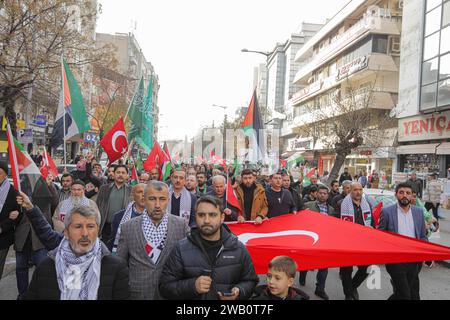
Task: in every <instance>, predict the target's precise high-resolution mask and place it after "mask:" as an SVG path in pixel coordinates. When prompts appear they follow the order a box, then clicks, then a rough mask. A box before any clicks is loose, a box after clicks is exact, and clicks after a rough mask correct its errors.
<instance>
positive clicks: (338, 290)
mask: <svg viewBox="0 0 450 320" xmlns="http://www.w3.org/2000/svg"><path fill="white" fill-rule="evenodd" d="M31 274H32V273H31V272H30V279H31ZM315 274H316V272H309V273H308V278H307V279H306V286H305V287H302V288H301V289H302V290H304V291H305V292H306V293H308V294H309V295H310V296H311V300H320V298H318V297H316V296H315V295H314V289H315ZM260 279H261V280H260V283H261V284H263V283H265V277H260ZM449 279H450V269H449V268H446V267H443V266H441V265H438V264H436V265H435V267H433V268H431V269H429V268H423V269H422V272H421V273H420V286H421V297H422V299H423V300H450V286H449ZM370 283H374V281H371V282H370ZM296 285H298V280H297V281H296ZM326 291H327V293H328V295H329V296H330V299H332V300H343V299H344V294H343V292H342V285H341V282H340V280H339V269H330V270H329V274H328V279H327V286H326ZM391 294H392V287H391V284H390V282H389V275H388V274H387V272H386V270H385V269H384V267H381V282H380V289H372V290H370V289H368V287H367V284H366V283H364V284H363V285H362V286H361V287H360V289H359V296H360V299H361V300H385V299H387V298H388V297H389V296H390V295H391ZM16 297H17V287H16V277H15V273H14V272H13V273H10V274H9V275H7V276H6V277H4V278H3V279H2V280H1V281H0V300H14V299H15V298H16Z"/></svg>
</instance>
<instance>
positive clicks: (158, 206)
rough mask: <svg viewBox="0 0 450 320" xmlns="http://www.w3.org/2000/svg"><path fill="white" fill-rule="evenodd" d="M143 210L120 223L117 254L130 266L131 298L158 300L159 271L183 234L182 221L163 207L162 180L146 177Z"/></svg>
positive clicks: (165, 195)
mask: <svg viewBox="0 0 450 320" xmlns="http://www.w3.org/2000/svg"><path fill="white" fill-rule="evenodd" d="M144 196H145V207H146V210H145V212H144V213H143V214H142V215H141V216H139V217H137V218H134V219H131V220H129V221H128V222H126V223H124V224H123V225H122V226H121V235H120V240H119V246H118V248H117V255H118V256H119V257H122V258H123V259H125V260H126V261H127V263H128V266H129V268H130V292H131V298H132V299H138V300H158V299H160V294H159V290H158V286H159V281H160V277H161V272H162V270H163V268H164V265H165V262H166V261H167V258H168V257H169V254H170V252H171V251H172V249H173V248H174V246H175V245H176V244H177V242H178V241H179V240H181V239H183V238H185V237H186V235H187V233H188V232H189V227H188V225H187V223H186V221H185V220H184V219H182V218H180V217H177V216H175V215H173V214H170V213H169V212H168V211H167V205H168V204H169V201H170V200H169V199H170V197H169V190H168V187H167V185H166V184H165V183H163V182H159V181H150V182H149V183H148V184H147V186H146V187H145V190H144Z"/></svg>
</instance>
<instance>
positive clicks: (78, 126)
mask: <svg viewBox="0 0 450 320" xmlns="http://www.w3.org/2000/svg"><path fill="white" fill-rule="evenodd" d="M64 129H65V131H64ZM90 129H91V125H90V123H89V120H88V118H87V114H86V107H85V105H84V102H83V96H82V95H81V90H80V87H79V86H78V83H77V81H76V80H75V77H74V76H73V73H72V71H71V70H70V68H69V65H68V64H67V62H66V61H64V60H63V61H62V83H61V94H60V101H59V107H58V112H57V114H56V121H55V126H54V129H53V132H52V137H51V139H50V145H51V146H52V147H53V148H57V147H59V146H60V145H62V144H63V143H64V139H66V140H67V139H70V138H72V137H74V136H76V135H78V134H81V133H84V132H86V131H88V130H90Z"/></svg>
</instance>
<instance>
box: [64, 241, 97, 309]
mask: <svg viewBox="0 0 450 320" xmlns="http://www.w3.org/2000/svg"><path fill="white" fill-rule="evenodd" d="M101 261H102V247H101V245H100V240H99V239H98V238H97V240H96V242H95V245H94V247H93V248H92V250H91V251H89V252H88V253H86V254H84V255H82V256H80V257H77V256H76V255H75V253H74V252H73V250H72V248H71V247H70V243H69V240H68V239H67V238H64V239H63V240H62V241H61V243H60V245H59V247H58V249H57V252H56V257H55V266H56V276H57V280H58V287H59V290H60V291H61V297H60V298H61V300H97V294H98V288H99V286H100V272H101Z"/></svg>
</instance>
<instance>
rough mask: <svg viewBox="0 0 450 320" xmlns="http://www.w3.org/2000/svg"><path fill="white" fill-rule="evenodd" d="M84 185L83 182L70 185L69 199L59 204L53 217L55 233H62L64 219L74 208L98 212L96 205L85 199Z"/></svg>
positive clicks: (78, 181) (79, 181)
mask: <svg viewBox="0 0 450 320" xmlns="http://www.w3.org/2000/svg"><path fill="white" fill-rule="evenodd" d="M85 191H86V185H85V184H84V182H83V181H81V180H77V181H75V182H74V183H72V187H71V195H70V198H69V199H67V200H64V201H63V202H61V203H60V204H59V205H58V207H57V208H56V210H55V214H54V215H53V218H52V220H53V227H54V229H55V231H57V232H63V231H64V229H65V226H64V218H65V216H66V215H67V214H68V213H69V212H70V211H71V210H72V209H73V208H76V207H91V208H93V209H94V210H97V211H99V210H98V207H97V204H96V203H95V202H94V201H92V200H90V199H88V198H86V196H85Z"/></svg>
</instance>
